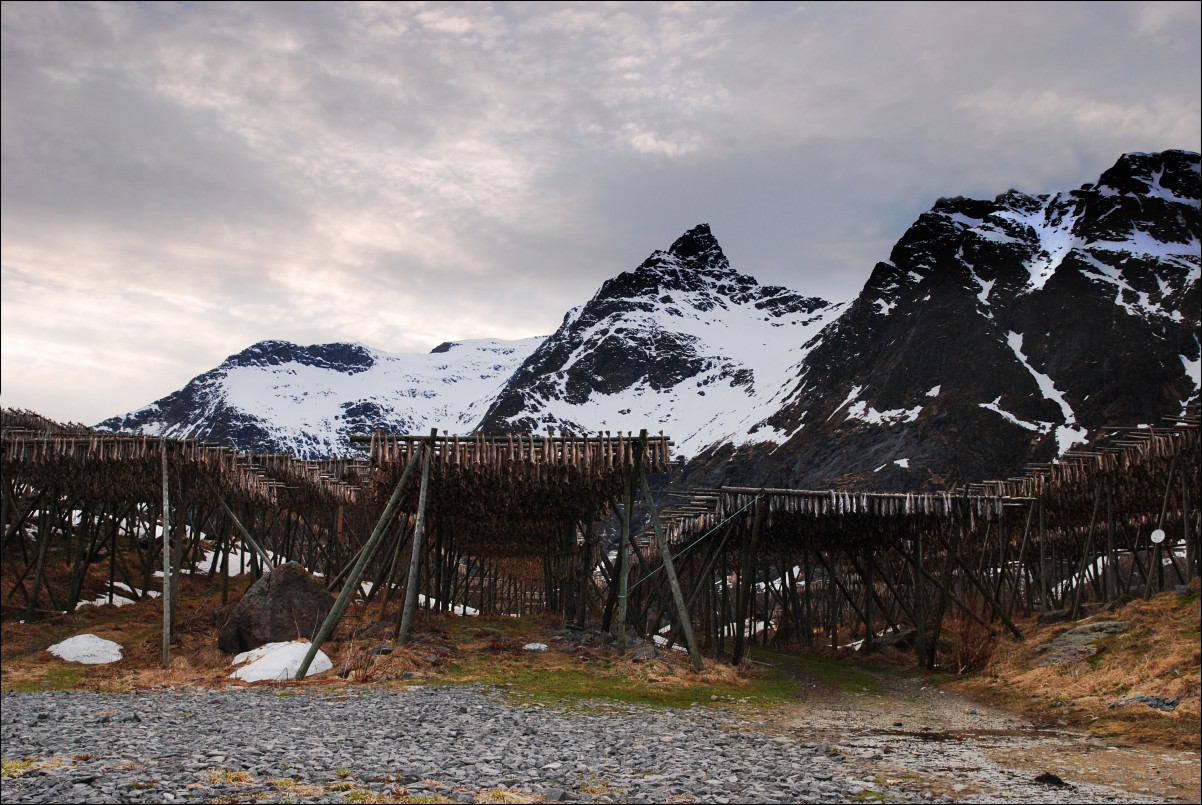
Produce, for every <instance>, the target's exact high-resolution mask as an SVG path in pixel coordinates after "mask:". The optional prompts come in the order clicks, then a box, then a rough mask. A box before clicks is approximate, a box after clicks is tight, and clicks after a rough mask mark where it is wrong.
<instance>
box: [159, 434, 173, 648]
mask: <svg viewBox="0 0 1202 805" xmlns="http://www.w3.org/2000/svg"><path fill="white" fill-rule="evenodd" d="M159 448H160V454H161V455H162V457H163V667H164V668H166V667H168V666H170V665H171V607H172V604H173V603H174V602H173V601H172V600H171V592H172V591H171V495H170V490H169V488H168V484H167V440H166V439H160V440H159Z"/></svg>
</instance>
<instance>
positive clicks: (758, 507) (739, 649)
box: [731, 495, 764, 665]
mask: <svg viewBox="0 0 1202 805" xmlns="http://www.w3.org/2000/svg"><path fill="white" fill-rule="evenodd" d="M763 520H764V497H763V495H760V496H758V497H756V499H755V513H754V515H753V516H752V518H751V535H750V537H749V538H748V539H747V540H746V541H744V543H743V556H742V557H741V560H742V561H741V562H740V567H739V584H738V588H737V590H736V593H735V598H736V599H737V601H738V603H737V605H736V608H737V609H738V612H736V613H735V618H736V619H737V621H738V622H737V623H736V625H735V628H736V631H735V650H734V656H733V657H732V658H731V663H732V664H734V665H738V664H739V663H740V662H742V661H743V657H744V655H745V654H746V650H747V646H746V641H747V618H748V617H749V613H748V610H749V609H752V608H753V607H752V606H751V604H752V602H753V601H754V599H755V553H756V549H757V548H758V547H759V539H760V528H761V525H762V523H763Z"/></svg>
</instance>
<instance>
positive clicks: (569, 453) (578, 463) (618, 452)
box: [351, 430, 672, 473]
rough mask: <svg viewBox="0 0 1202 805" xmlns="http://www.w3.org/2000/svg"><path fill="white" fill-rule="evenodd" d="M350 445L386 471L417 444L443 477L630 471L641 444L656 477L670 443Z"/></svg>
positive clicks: (454, 439)
mask: <svg viewBox="0 0 1202 805" xmlns="http://www.w3.org/2000/svg"><path fill="white" fill-rule="evenodd" d="M351 441H352V442H365V441H366V442H367V443H368V444H369V449H370V456H371V462H372V464H374V465H377V466H388V465H396V464H401V465H404V464H405V463H406V462H408V460H409V458H410V457H411V456H412V455H413V453H414V451H415V450H417V448H418V446H420V445H422V444H430V445H432V446H433V448H434V452H433V456H432V463H431V471H432V472H439V471H442V472H446V471H448V470H449V468H450V467H492V468H495V469H500V468H503V467H508V466H510V465H515V464H525V465H529V466H547V467H564V466H571V467H576V468H578V469H582V470H598V471H602V472H608V471H612V470H615V469H630V468H631V467H633V466H634V460H635V459H634V456H635V453H636V450H635V444H636V443H641V445H640V447H641V452H642V460H643V469H644V470H645V471H646V472H648V473H655V472H662V471H664V470H666V469H667V467H668V464H669V462H670V461H671V447H672V441H671V440H670V439H669V438H668V437H666V436H664V434H663V433H662V432H661V433H660V434H659V435H658V436H645V435H639V436H636V435H634V434H632V433H620V432H619V433H614V434H611V433H610V432H609V431H605V432H602V433H598V434H596V435H593V436H572V435H561V436H551V435H549V434H548V435H545V436H540V435H537V434H529V435H527V434H508V435H505V436H490V435H485V434H483V433H477V434H473V435H469V436H458V435H444V436H437V435H433V436H416V435H400V434H391V433H387V432H386V431H382V430H377V431H374V432H373V433H372V434H371V436H370V437H358V436H356V437H352V438H351Z"/></svg>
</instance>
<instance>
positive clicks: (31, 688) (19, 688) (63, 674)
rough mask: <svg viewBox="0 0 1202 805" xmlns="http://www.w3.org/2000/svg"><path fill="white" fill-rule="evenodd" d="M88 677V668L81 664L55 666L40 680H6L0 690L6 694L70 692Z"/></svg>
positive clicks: (48, 669)
mask: <svg viewBox="0 0 1202 805" xmlns="http://www.w3.org/2000/svg"><path fill="white" fill-rule="evenodd" d="M87 675H88V666H86V665H80V664H79V663H67V664H64V665H53V666H50V667H49V668H47V669H46V673H45V675H44V676H43V677H42V678H41V679H40V680H33V679H28V680H17V681H9V680H6V681H5V682H4V683H3V685H0V689H3V690H4V691H5V692H6V693H39V692H41V691H46V690H69V689H71V688H74V687H76V686H77V685H79V683H80V681H81V680H83V679H84V677H86V676H87Z"/></svg>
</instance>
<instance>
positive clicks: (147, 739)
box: [0, 686, 1197, 803]
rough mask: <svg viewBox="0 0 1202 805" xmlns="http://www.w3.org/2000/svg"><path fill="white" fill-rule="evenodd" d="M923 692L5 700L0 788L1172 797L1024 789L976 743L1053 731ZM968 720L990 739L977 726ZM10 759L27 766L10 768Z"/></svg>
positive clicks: (1035, 740)
mask: <svg viewBox="0 0 1202 805" xmlns="http://www.w3.org/2000/svg"><path fill="white" fill-rule="evenodd" d="M926 693H927V691H925V690H918V691H917V692H916V695H915V696H914V697H913V698H912V700H908V699H905V698H904V697H903V699H902V700H901V701H902V704H903V705H904V707H910V706H912V707H913V708H914V709H913V710H912V711H907V710H905V709H904V707H903V710H900V711H894V710H888V709H887V708H886V709H882V708H881V707H880V706H879V703H876V702H874V701H873V700H872V699H871V698H868V697H866V698H864V700H863V701H857V700H856V699H855V697H852V698H851V699H850V700H848V701H846V702H844V703H843V704H842V705H840V706H836V707H817V706H815V704H814V703H807V702H802V703H801V704H800V705H796V706H790V707H787V708H785V709H784V710H781V711H775V712H773V713H772V714H768V715H761V714H756V713H746V712H741V711H735V710H727V709H722V708H715V707H708V706H707V707H700V706H699V707H693V708H691V709H688V710H683V711H682V710H667V709H657V708H645V707H636V706H627V705H615V704H611V703H604V704H602V703H593V704H588V703H586V704H583V705H577V706H573V707H562V708H560V707H547V706H542V705H537V704H526V703H520V702H517V701H515V700H514V699H512V698H509V697H505V696H503V695H502V694H501V692H499V691H497V690H494V689H486V688H479V687H470V686H467V687H450V686H429V687H416V688H409V689H403V690H382V689H357V690H353V689H352V690H349V691H338V692H320V691H317V690H314V689H312V688H308V689H304V688H273V687H269V686H255V687H248V688H240V689H239V688H229V689H224V690H204V689H182V690H164V691H160V692H153V693H145V692H141V693H124V694H104V693H86V692H66V691H63V692H46V693H5V694H3V697H2V698H0V704H2V705H3V707H2V713H0V744H2V746H0V750H2V755H3V758H4V761H5V766H6V772H5V773H6V775H12V773H13V772H14V771H16V772H17V774H16V775H14V776H6V777H5V778H4V780H3V792H2V793H3V797H2V798H3V801H4V802H5V803H9V802H12V803H16V802H249V801H259V802H340V801H355V800H356V798H358V799H363V798H364V797H365V794H364V792H365V791H370V792H374V793H376V794H381V795H389V796H401V795H405V794H407V795H409V796H411V797H415V798H420V797H425V798H426V800H425V801H431V800H430V799H429V798H430V797H432V795H441V796H443V797H446V798H448V799H451V800H454V801H459V802H473V801H523V800H524V801H546V802H568V801H573V802H717V803H725V802H765V803H769V802H834V801H865V800H868V801H885V802H932V801H934V802H950V801H1012V802H1032V801H1035V802H1107V801H1109V802H1173V801H1184V800H1179V799H1176V798H1174V796H1172V795H1166V794H1162V793H1158V792H1156V791H1152V790H1147V792H1146V793H1141V792H1138V791H1131V790H1125V789H1120V788H1116V787H1113V786H1110V785H1103V784H1095V783H1092V782H1089V781H1085V780H1080V779H1078V780H1073V781H1072V782H1070V783H1069V785H1068V786H1066V787H1057V786H1053V785H1047V784H1044V783H1039V782H1036V781H1035V780H1034V778H1035V776H1036V775H1037V774H1038V773H1039V771H1038V770H1036V768H1038V769H1042V765H1040V766H1038V767H1033V768H1032V769H1021V768H1020V769H1017V770H1016V769H1015V768H1013V764H1014V763H1018V764H1020V765H1021V759H1019V760H1013V761H1012V762H1011V765H1009V766H1007V765H1005V764H1004V763H1001V762H999V761H997V760H995V759H991V752H993V750H995V749H999V748H1000V749H1013V748H1014V747H1018V748H1019V751H1020V752H1021V751H1026V750H1027V749H1030V748H1031V747H1035V748H1034V749H1032V751H1036V752H1038V751H1040V750H1039V749H1038V746H1039V745H1040V742H1042V741H1047V740H1052V738H1051V737H1049V736H1048V735H1047V734H1045V733H1039V732H1037V731H1033V730H1030V729H1026V728H1025V727H1024V725H1022V724H1020V723H1018V722H1015V721H1013V720H1011V721H1009V722H1004V723H1002V722H997V721H996V719H995V718H994V716H993V715H992V714H984V713H980V712H979V711H973V713H976V716H977V717H979V721H978V720H974V717H973V713H968V712H967V711H965V712H964V716H965V717H966V718H967V719H968V722H967V723H965V724H963V725H961V726H963V728H964V734H963V735H962V736H960V737H961V738H963V739H964V740H960V739H959V738H957V736H956V735H954V734H952V733H949V732H946V730H947V729H948V728H949V727H955V726H956V724H955V723H949V721H948V718H936V717H935V713H936V712H940V711H939V709H938V708H937V707H935V706H934V703H935V702H938V703H940V706H941V707H943V708H944V709H945V710H947V712H945V713H944V715H945V716H946V715H947V714H948V713H955V712H959V711H960V710H961V708H960V707H959V702H958V701H957V702H955V703H951V701H950V700H948V699H946V698H944V697H941V696H940V695H939V694H938V693H936V692H931V693H930V696H932V697H934V698H933V699H932V701H931V702H927V701H926V700H925V699H924V696H923V694H926ZM840 708H842V709H840ZM948 708H950V709H948ZM970 709H971V708H970ZM899 712H902V713H905V712H912V713H913V716H907V715H901V716H898V715H897V714H898V713H899ZM924 713H925V714H926V716H927V717H928V718H929V719H930V720H931V723H938V724H939V725H940V729H941V730H944V732H942V733H939V735H940V736H943V737H935V735H934V733H932V734H929V735H926V736H925V737H924V734H923V733H924V730H923V728H924V727H926V728H927V731H928V732H930V731H931V730H933V729H934V728H933V727H930V726H929V725H927V724H924V723H921V718H920V714H924ZM890 718H892V719H894V720H893V721H889V722H888V724H887V725H886V724H885V723H884V721H883V719H890ZM898 718H901V719H902V720H901V721H900V724H901V726H894V724H895V723H898V722H897V719H898ZM907 718H912V720H911V722H910V723H909V724H907V723H906V721H905V719H907ZM952 721H953V722H954V721H955V719H952ZM985 723H989V724H990V725H991V729H993V730H994V733H995V734H992V735H990V734H986V733H985V732H982V729H983V728H982V727H981V726H980V725H981V724H985ZM974 725H975V726H974ZM999 725H1000V726H999ZM1077 738H1078V739H1080V736H1077ZM1082 740H1083V739H1082ZM994 755H997V753H994ZM997 756H1000V755H997ZM1042 759H1043V758H1042V757H1041V760H1042ZM22 760H25V761H32V763H29V764H25V763H22V764H13V763H12V761H22ZM1045 765H1046V764H1045ZM1048 770H1049V771H1055V769H1054V768H1052V767H1049V769H1048ZM1192 773H1193V774H1194V775H1195V776H1196V774H1197V771H1196V767H1195V768H1194V770H1193V771H1192ZM1060 776H1061V777H1062V778H1063V779H1065V780H1066V781H1068V780H1069V777H1070V776H1071V775H1066V774H1060ZM434 801H438V800H434Z"/></svg>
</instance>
